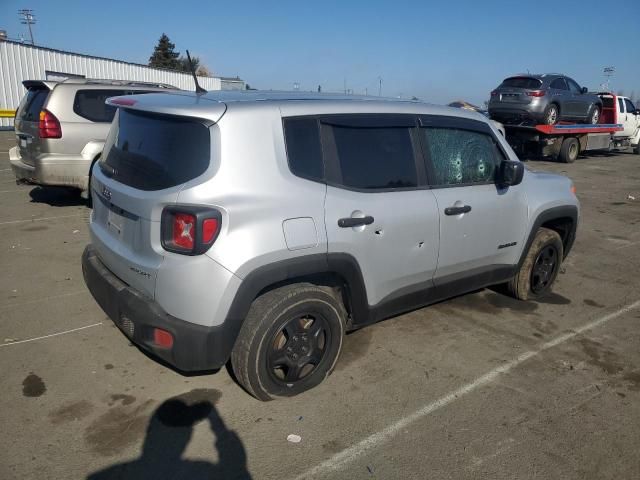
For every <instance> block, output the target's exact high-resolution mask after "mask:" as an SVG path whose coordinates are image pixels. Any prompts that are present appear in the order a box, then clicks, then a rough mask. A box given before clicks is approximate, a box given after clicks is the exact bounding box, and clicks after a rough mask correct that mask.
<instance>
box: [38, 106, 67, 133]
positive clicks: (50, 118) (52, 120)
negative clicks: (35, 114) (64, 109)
mask: <svg viewBox="0 0 640 480" xmlns="http://www.w3.org/2000/svg"><path fill="white" fill-rule="evenodd" d="M38 127H39V128H38V129H39V131H40V138H62V128H61V127H60V122H59V121H58V119H57V118H56V116H55V115H54V114H53V113H51V112H50V111H49V110H42V111H41V112H40V125H39V126H38Z"/></svg>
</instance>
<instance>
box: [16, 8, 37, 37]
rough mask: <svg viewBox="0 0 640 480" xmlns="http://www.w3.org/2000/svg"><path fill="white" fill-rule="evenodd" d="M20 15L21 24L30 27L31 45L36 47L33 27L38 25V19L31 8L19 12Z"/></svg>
mask: <svg viewBox="0 0 640 480" xmlns="http://www.w3.org/2000/svg"><path fill="white" fill-rule="evenodd" d="M18 15H20V23H21V24H23V25H28V26H29V36H30V37H31V45H35V42H34V41H33V30H31V25H34V24H35V23H36V17H35V15H34V14H33V10H31V9H29V8H23V9H22V10H18Z"/></svg>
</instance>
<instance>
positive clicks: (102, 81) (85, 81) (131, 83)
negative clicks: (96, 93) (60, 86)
mask: <svg viewBox="0 0 640 480" xmlns="http://www.w3.org/2000/svg"><path fill="white" fill-rule="evenodd" d="M60 83H70V84H80V85H117V86H126V87H155V88H166V89H168V90H178V88H177V87H174V86H173V85H169V84H167V83H159V82H142V81H138V80H114V79H108V78H73V77H72V78H66V79H64V80H62V81H61V82H60Z"/></svg>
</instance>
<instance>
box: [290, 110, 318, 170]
mask: <svg viewBox="0 0 640 480" xmlns="http://www.w3.org/2000/svg"><path fill="white" fill-rule="evenodd" d="M284 136H285V140H286V143H287V157H288V159H289V168H290V169H291V172H292V173H293V174H294V175H297V176H299V177H304V178H309V179H311V180H322V179H323V178H324V166H323V163H322V147H321V145H320V129H319V126H318V121H317V120H316V119H315V118H288V119H285V121H284Z"/></svg>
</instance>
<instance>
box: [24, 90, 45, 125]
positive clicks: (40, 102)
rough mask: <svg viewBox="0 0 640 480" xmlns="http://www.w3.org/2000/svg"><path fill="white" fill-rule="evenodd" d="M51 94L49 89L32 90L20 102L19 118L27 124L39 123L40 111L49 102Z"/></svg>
mask: <svg viewBox="0 0 640 480" xmlns="http://www.w3.org/2000/svg"><path fill="white" fill-rule="evenodd" d="M49 92H50V90H49V89H48V88H30V89H29V90H28V91H27V94H26V95H25V96H24V97H23V98H22V101H21V102H20V106H19V107H18V113H17V117H18V118H19V119H20V120H24V121H25V122H39V121H40V111H41V110H42V107H43V106H44V102H46V101H47V97H48V96H49Z"/></svg>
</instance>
